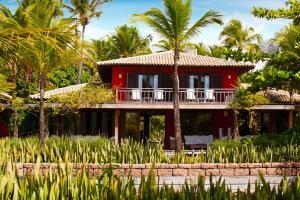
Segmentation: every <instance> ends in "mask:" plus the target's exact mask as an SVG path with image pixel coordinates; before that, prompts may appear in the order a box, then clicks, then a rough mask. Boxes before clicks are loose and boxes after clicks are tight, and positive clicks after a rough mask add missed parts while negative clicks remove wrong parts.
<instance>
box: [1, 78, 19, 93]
mask: <svg viewBox="0 0 300 200" xmlns="http://www.w3.org/2000/svg"><path fill="white" fill-rule="evenodd" d="M14 88H15V84H14V83H11V82H9V81H7V77H6V76H4V75H3V74H0V93H1V92H9V91H10V90H13V89H14Z"/></svg>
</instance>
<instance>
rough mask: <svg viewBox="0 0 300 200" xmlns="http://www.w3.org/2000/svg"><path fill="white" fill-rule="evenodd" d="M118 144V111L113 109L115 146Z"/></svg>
mask: <svg viewBox="0 0 300 200" xmlns="http://www.w3.org/2000/svg"><path fill="white" fill-rule="evenodd" d="M118 143H119V111H118V109H115V144H118Z"/></svg>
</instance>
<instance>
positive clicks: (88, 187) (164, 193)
mask: <svg viewBox="0 0 300 200" xmlns="http://www.w3.org/2000/svg"><path fill="white" fill-rule="evenodd" d="M260 179H261V180H260V182H261V184H260V183H256V184H255V191H251V190H250V186H249V187H248V188H249V189H248V190H246V191H239V190H238V191H237V192H233V191H231V189H230V188H229V187H227V186H226V185H225V182H221V179H219V180H218V181H217V182H216V183H215V184H214V183H213V182H212V178H211V177H210V185H209V187H208V188H206V185H205V183H204V179H203V178H202V177H199V178H198V183H195V184H192V183H187V182H186V183H185V184H184V185H182V186H180V188H179V189H174V187H173V185H166V184H163V185H162V186H159V185H157V184H156V178H155V176H154V173H153V172H150V174H149V176H148V178H147V179H146V178H145V177H142V178H141V183H140V184H139V185H135V182H134V180H133V178H132V177H130V176H129V177H125V178H120V177H116V176H113V175H112V174H111V173H109V170H108V173H104V174H103V175H102V176H100V177H98V178H90V177H88V174H87V172H86V171H83V173H82V174H77V175H75V176H73V174H72V173H70V172H69V171H68V170H67V169H66V168H61V169H59V170H58V171H56V172H55V173H51V172H50V173H49V174H46V175H45V176H41V174H40V173H39V172H36V173H35V174H34V175H33V176H25V177H22V178H20V177H18V176H17V175H16V172H15V171H12V172H9V171H5V170H4V171H2V173H1V174H0V182H1V187H0V198H1V199H20V200H23V199H24V200H25V199H51V200H55V199H76V200H79V199H84V200H92V199H101V200H106V199H116V200H117V199H124V200H125V199H132V200H143V199H145V200H148V199H165V200H174V199H178V200H179V199H207V200H210V199H240V200H244V199H245V200H246V199H247V200H252V199H253V200H257V199H286V200H289V199H299V193H300V187H299V185H300V178H299V177H297V178H296V179H295V180H294V181H292V182H291V183H290V185H289V184H288V183H287V180H286V179H283V181H282V182H281V183H280V184H279V186H278V188H277V189H275V188H272V186H271V185H270V184H269V183H267V182H266V181H265V179H264V177H263V176H261V177H260ZM288 185H289V186H288Z"/></svg>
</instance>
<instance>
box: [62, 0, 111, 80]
mask: <svg viewBox="0 0 300 200" xmlns="http://www.w3.org/2000/svg"><path fill="white" fill-rule="evenodd" d="M110 1H111V0H71V4H72V6H73V8H72V7H69V6H67V8H68V9H69V10H70V12H71V13H73V14H75V15H78V16H79V21H80V24H81V43H83V41H84V34H85V29H86V26H87V25H88V24H89V22H90V20H91V19H92V18H94V17H97V18H98V17H100V15H101V13H102V12H101V11H100V10H99V9H100V7H101V6H102V5H103V4H104V3H107V2H110ZM82 51H83V49H81V52H82ZM82 54H83V53H81V56H82ZM81 67H82V61H81V62H80V64H79V65H78V69H77V84H80V78H81Z"/></svg>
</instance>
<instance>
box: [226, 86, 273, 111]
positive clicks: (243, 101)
mask: <svg viewBox="0 0 300 200" xmlns="http://www.w3.org/2000/svg"><path fill="white" fill-rule="evenodd" d="M269 103H270V100H269V99H267V98H266V97H264V96H262V95H260V94H258V93H254V94H253V93H252V92H250V91H249V90H248V89H247V88H244V87H243V85H239V87H238V88H237V90H236V94H235V97H234V99H233V101H232V102H230V105H229V107H230V108H233V109H237V110H239V109H251V107H253V106H255V105H263V104H269Z"/></svg>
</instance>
